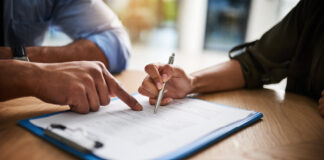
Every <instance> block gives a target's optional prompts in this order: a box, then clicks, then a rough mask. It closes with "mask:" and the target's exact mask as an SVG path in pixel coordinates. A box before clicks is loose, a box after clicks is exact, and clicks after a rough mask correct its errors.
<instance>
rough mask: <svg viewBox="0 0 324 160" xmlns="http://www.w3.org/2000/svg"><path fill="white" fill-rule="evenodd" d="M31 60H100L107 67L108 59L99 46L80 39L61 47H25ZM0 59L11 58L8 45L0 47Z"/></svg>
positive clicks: (45, 61) (48, 61) (54, 61)
mask: <svg viewBox="0 0 324 160" xmlns="http://www.w3.org/2000/svg"><path fill="white" fill-rule="evenodd" d="M26 52H27V55H28V58H29V60H30V61H32V62H42V63H57V62H69V61H82V60H86V61H101V62H103V63H104V64H105V65H106V67H108V61H107V59H106V57H105V55H104V54H103V53H102V51H101V50H100V48H99V47H98V46H97V45H96V44H94V43H93V42H91V41H90V40H86V39H81V40H77V41H74V42H73V43H70V44H68V45H66V46H62V47H36V46H35V47H26ZM0 53H1V54H0V59H11V58H12V57H13V56H12V52H11V49H10V48H9V47H1V48H0Z"/></svg>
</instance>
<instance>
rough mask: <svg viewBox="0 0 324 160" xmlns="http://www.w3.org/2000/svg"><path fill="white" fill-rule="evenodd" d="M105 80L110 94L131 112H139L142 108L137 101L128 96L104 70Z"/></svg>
mask: <svg viewBox="0 0 324 160" xmlns="http://www.w3.org/2000/svg"><path fill="white" fill-rule="evenodd" d="M104 74H105V79H106V82H107V83H108V87H109V90H110V92H112V94H114V95H116V96H117V97H118V98H119V99H121V100H122V101H123V102H124V103H126V104H127V105H128V106H129V107H130V108H131V109H132V110H135V111H141V110H143V107H142V105H141V104H140V103H138V101H137V100H136V99H135V98H134V97H132V96H131V95H129V94H128V93H127V92H126V90H125V89H124V88H123V87H122V86H121V85H120V84H119V83H118V81H117V80H116V79H115V78H114V77H112V75H111V74H110V73H109V72H108V71H107V70H105V71H104Z"/></svg>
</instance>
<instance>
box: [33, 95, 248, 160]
mask: <svg viewBox="0 0 324 160" xmlns="http://www.w3.org/2000/svg"><path fill="white" fill-rule="evenodd" d="M134 97H135V98H136V99H137V100H138V101H139V102H140V103H141V104H142V105H143V107H144V109H143V111H133V110H131V109H130V108H129V107H128V106H127V105H126V104H124V103H123V102H122V101H120V100H119V99H118V100H114V101H112V102H111V103H110V104H109V105H107V106H102V107H101V108H100V110H99V111H98V112H91V113H88V114H78V113H73V112H63V113H59V114H55V115H52V116H49V117H45V118H40V119H33V120H30V121H31V123H33V124H34V125H36V126H39V127H41V128H47V127H48V126H49V125H50V124H63V125H65V126H66V127H68V128H71V129H74V130H82V131H83V132H85V133H87V134H86V135H87V136H86V137H84V138H78V139H79V141H80V142H82V141H83V140H84V139H85V138H90V139H95V140H98V141H100V142H102V143H103V144H104V145H103V147H102V148H99V149H94V150H93V153H94V154H95V155H97V156H99V157H102V158H105V159H154V158H159V157H162V156H164V155H166V154H168V153H171V152H174V151H176V150H177V149H179V148H181V147H184V146H186V145H189V144H190V143H192V142H194V141H195V140H198V139H199V138H202V137H204V136H206V135H208V134H210V133H212V132H214V131H217V130H218V129H220V128H222V127H225V126H227V125H230V124H233V123H234V122H237V121H240V120H242V119H244V118H246V117H248V116H249V115H251V114H252V113H254V111H247V110H242V109H237V108H233V107H227V106H224V105H219V104H215V103H212V102H207V101H203V100H199V99H194V98H185V99H176V100H174V101H173V102H172V103H171V104H169V105H167V106H161V107H159V110H158V112H157V113H156V114H154V113H153V110H154V106H153V105H150V104H149V103H148V98H147V97H144V96H141V95H139V94H137V95H135V96H134ZM69 136H71V135H69ZM72 136H73V135H72ZM75 137H77V136H75Z"/></svg>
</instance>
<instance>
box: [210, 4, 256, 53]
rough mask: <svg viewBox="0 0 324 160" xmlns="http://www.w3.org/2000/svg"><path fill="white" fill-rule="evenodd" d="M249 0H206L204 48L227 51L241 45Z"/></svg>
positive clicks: (244, 32)
mask: <svg viewBox="0 0 324 160" xmlns="http://www.w3.org/2000/svg"><path fill="white" fill-rule="evenodd" d="M250 3H251V1H250V0H208V9H207V24H206V32H205V43H204V48H205V49H207V50H225V51H228V50H229V49H231V48H232V47H234V46H235V45H237V44H240V43H243V42H244V39H245V34H246V27H247V20H248V15H249V8H250Z"/></svg>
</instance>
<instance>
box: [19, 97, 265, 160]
mask: <svg viewBox="0 0 324 160" xmlns="http://www.w3.org/2000/svg"><path fill="white" fill-rule="evenodd" d="M133 95H134V94H133ZM112 100H117V98H114V99H112ZM211 103H212V102H211ZM223 106H224V105H223ZM226 107H230V106H226ZM231 108H232V107H231ZM63 112H69V111H63ZM59 113H62V112H55V113H51V114H46V115H42V116H38V117H33V118H29V119H24V120H20V121H18V124H19V125H20V126H22V127H24V128H26V129H27V130H29V131H30V132H32V133H34V134H36V135H37V136H39V137H41V138H42V139H45V140H46V141H49V142H51V143H52V144H54V145H55V146H57V147H58V148H61V149H63V150H65V151H67V152H69V153H71V154H73V155H74V156H77V157H79V158H82V159H87V160H102V158H100V157H98V156H96V155H94V154H92V153H83V152H80V151H78V150H76V149H74V148H71V147H70V146H68V145H65V144H63V143H61V142H60V141H57V140H55V139H53V138H51V137H48V136H46V135H45V134H44V129H43V128H40V127H37V126H35V125H33V124H32V123H30V120H32V119H38V118H44V117H48V116H52V115H55V114H59ZM262 117H263V114H262V113H260V112H254V113H253V114H252V115H250V116H248V117H247V118H245V119H243V120H240V121H238V122H235V123H233V124H231V125H228V126H226V127H223V128H220V129H218V130H215V131H214V132H212V133H210V134H208V135H205V136H204V137H202V138H200V139H198V140H196V141H194V142H192V143H191V144H189V145H186V146H184V147H182V148H179V149H177V150H175V151H173V152H171V153H169V154H167V155H165V156H162V157H159V158H157V159H161V160H164V159H183V158H186V157H188V156H190V155H193V154H194V153H196V152H198V151H200V150H202V149H204V148H206V147H208V146H209V145H211V144H213V143H215V142H217V141H220V140H222V139H224V138H225V137H227V136H229V135H231V134H233V133H235V132H237V131H239V130H241V129H243V128H245V127H247V126H249V125H251V124H253V123H255V122H257V121H258V120H260V119H261V118H262Z"/></svg>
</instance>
